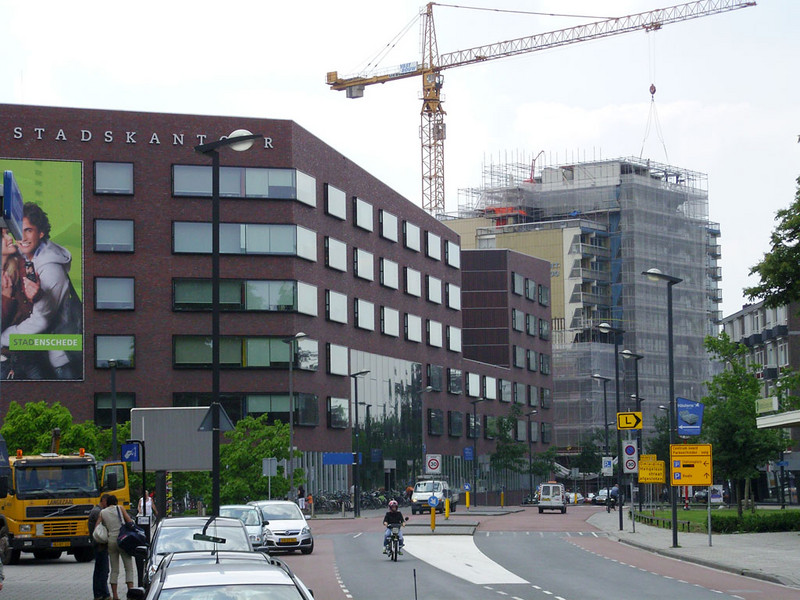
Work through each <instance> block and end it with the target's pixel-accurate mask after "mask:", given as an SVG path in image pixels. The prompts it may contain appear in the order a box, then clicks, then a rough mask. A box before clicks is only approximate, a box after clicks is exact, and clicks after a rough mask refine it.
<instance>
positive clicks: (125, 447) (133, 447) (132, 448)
mask: <svg viewBox="0 0 800 600" xmlns="http://www.w3.org/2000/svg"><path fill="white" fill-rule="evenodd" d="M120 450H121V451H122V453H121V456H122V460H123V461H125V462H139V444H122V446H120Z"/></svg>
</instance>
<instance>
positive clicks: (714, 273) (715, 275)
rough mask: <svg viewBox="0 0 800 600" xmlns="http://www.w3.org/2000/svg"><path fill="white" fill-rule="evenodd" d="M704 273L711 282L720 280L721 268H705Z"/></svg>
mask: <svg viewBox="0 0 800 600" xmlns="http://www.w3.org/2000/svg"><path fill="white" fill-rule="evenodd" d="M706 273H707V274H708V276H709V277H710V278H711V279H712V280H713V281H721V280H722V267H706Z"/></svg>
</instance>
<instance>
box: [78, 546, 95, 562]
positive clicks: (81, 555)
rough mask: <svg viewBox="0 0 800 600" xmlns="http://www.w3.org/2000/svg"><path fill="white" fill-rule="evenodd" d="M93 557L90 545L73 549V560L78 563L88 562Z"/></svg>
mask: <svg viewBox="0 0 800 600" xmlns="http://www.w3.org/2000/svg"><path fill="white" fill-rule="evenodd" d="M93 558H94V550H93V549H92V547H91V546H89V547H87V548H77V549H76V550H75V560H77V561H78V562H79V563H85V562H89V561H90V560H92V559H93Z"/></svg>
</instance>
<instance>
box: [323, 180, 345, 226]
mask: <svg viewBox="0 0 800 600" xmlns="http://www.w3.org/2000/svg"><path fill="white" fill-rule="evenodd" d="M325 212H326V213H328V214H329V215H330V216H332V217H336V218H337V219H341V220H342V221H344V220H345V219H347V194H345V193H344V192H343V191H342V190H340V189H339V188H336V187H333V186H332V185H331V184H329V183H326V184H325Z"/></svg>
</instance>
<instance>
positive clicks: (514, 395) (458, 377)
mask: <svg viewBox="0 0 800 600" xmlns="http://www.w3.org/2000/svg"><path fill="white" fill-rule="evenodd" d="M445 376H446V377H447V381H446V382H444V381H443V378H444V377H445ZM445 383H446V386H447V387H446V388H444V387H443V386H444V385H445ZM428 385H430V386H431V387H432V388H433V389H434V390H435V391H442V390H443V389H447V391H448V393H450V394H458V395H461V394H462V393H464V394H465V395H466V396H467V397H468V398H482V399H484V400H499V401H500V402H515V403H517V404H527V405H528V406H538V407H541V408H550V407H551V406H552V391H551V389H550V388H548V387H540V386H535V385H527V384H525V383H521V382H518V381H511V380H510V379H502V378H497V377H491V376H489V375H480V374H478V373H470V372H467V373H463V372H462V371H461V369H447V371H446V373H445V372H444V371H443V370H442V368H441V367H437V366H436V365H428Z"/></svg>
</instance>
